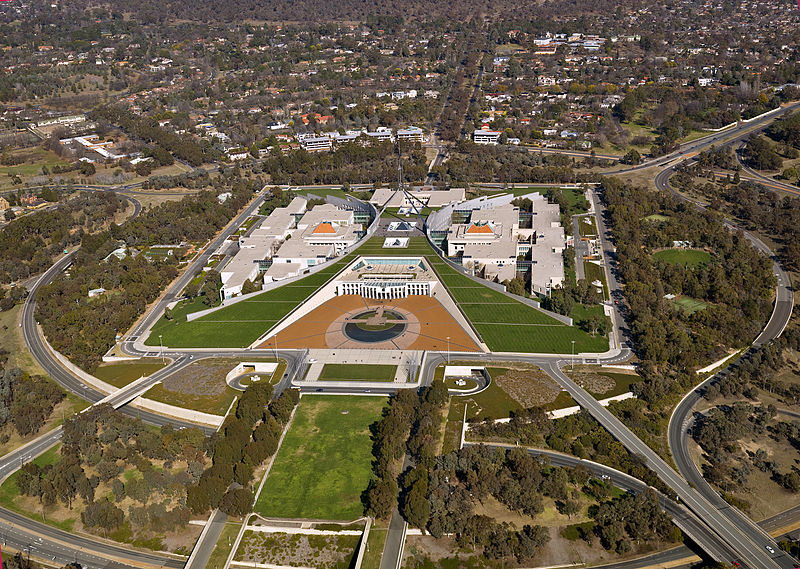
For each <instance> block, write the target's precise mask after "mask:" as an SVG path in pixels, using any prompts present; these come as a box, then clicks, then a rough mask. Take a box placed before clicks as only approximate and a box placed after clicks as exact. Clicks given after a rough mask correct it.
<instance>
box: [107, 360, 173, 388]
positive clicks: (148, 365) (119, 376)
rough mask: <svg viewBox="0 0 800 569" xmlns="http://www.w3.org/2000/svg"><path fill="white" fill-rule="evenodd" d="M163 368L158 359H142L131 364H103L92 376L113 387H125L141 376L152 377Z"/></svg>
mask: <svg viewBox="0 0 800 569" xmlns="http://www.w3.org/2000/svg"><path fill="white" fill-rule="evenodd" d="M163 367H164V364H163V363H162V362H161V360H159V359H152V358H144V359H142V360H136V361H132V362H120V363H113V364H103V365H101V366H100V367H98V368H97V369H96V370H95V372H94V376H95V377H96V378H97V379H101V380H103V381H105V382H106V383H110V384H111V385H113V386H114V387H125V386H126V385H128V384H129V383H130V382H132V381H134V380H137V379H139V378H140V377H142V376H143V375H152V374H153V373H155V372H157V371H158V370H160V369H161V368H163Z"/></svg>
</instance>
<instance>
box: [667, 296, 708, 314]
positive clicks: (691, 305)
mask: <svg viewBox="0 0 800 569" xmlns="http://www.w3.org/2000/svg"><path fill="white" fill-rule="evenodd" d="M674 302H675V304H676V305H677V306H679V307H680V308H681V309H682V310H683V311H684V312H686V313H688V314H694V313H695V312H699V311H701V310H705V309H706V307H707V306H708V304H706V303H705V302H703V301H702V300H697V299H695V298H692V297H691V296H679V297H678V298H676V299H675V300H674Z"/></svg>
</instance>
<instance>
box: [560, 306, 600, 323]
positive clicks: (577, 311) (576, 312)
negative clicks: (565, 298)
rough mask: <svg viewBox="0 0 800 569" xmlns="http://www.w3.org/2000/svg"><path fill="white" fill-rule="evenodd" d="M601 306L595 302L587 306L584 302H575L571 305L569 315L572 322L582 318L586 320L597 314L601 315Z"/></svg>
mask: <svg viewBox="0 0 800 569" xmlns="http://www.w3.org/2000/svg"><path fill="white" fill-rule="evenodd" d="M603 314H604V313H603V307H602V306H600V305H599V304H595V305H593V306H587V305H585V304H580V303H578V302H576V303H575V304H574V305H573V306H572V312H570V313H569V317H570V318H572V321H573V322H574V323H576V324H577V323H578V322H581V321H582V320H587V319H588V318H590V317H592V316H595V315H599V316H602V315H603Z"/></svg>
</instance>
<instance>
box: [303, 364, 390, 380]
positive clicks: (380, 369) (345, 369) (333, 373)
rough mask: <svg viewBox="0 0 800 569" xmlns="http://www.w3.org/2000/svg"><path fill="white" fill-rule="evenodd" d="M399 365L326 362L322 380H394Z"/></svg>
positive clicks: (321, 376) (320, 376)
mask: <svg viewBox="0 0 800 569" xmlns="http://www.w3.org/2000/svg"><path fill="white" fill-rule="evenodd" d="M395 373H397V366H393V365H355V364H325V365H324V366H323V368H322V373H321V374H320V375H319V379H320V381H394V375H395Z"/></svg>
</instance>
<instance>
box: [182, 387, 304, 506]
mask: <svg viewBox="0 0 800 569" xmlns="http://www.w3.org/2000/svg"><path fill="white" fill-rule="evenodd" d="M271 399H272V386H271V385H270V384H268V383H253V384H251V385H250V386H248V387H247V389H246V390H245V392H244V393H243V394H242V397H241V398H240V399H239V401H238V403H237V405H236V410H235V412H234V413H233V414H232V415H228V417H227V418H226V419H225V423H224V424H223V426H222V428H221V429H220V431H219V432H218V433H215V434H214V435H212V437H211V439H210V444H209V448H210V454H211V465H210V466H209V467H208V468H207V469H205V470H204V471H203V473H202V474H201V475H200V477H199V479H198V481H197V484H194V485H191V486H189V487H188V488H187V490H186V493H187V496H186V505H187V507H188V508H189V509H190V510H191V511H192V512H193V513H195V514H203V513H205V512H207V511H208V510H209V508H220V509H221V510H222V511H223V512H225V513H227V514H229V515H233V516H242V515H245V514H247V513H249V512H250V511H251V510H252V506H253V490H252V488H251V487H250V484H251V482H252V478H253V472H254V471H255V469H256V468H257V467H258V466H259V465H261V463H262V462H264V461H265V460H266V459H267V458H269V457H270V456H272V455H273V454H275V451H277V450H278V442H279V441H280V437H281V433H282V432H283V429H284V427H285V425H286V424H287V423H288V422H289V419H290V417H291V415H292V411H294V408H295V406H296V405H297V403H298V401H299V400H300V393H299V391H297V390H296V389H287V390H285V391H283V392H282V393H281V394H280V395H279V396H278V397H277V398H275V399H272V400H271ZM270 400H271V401H270Z"/></svg>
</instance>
